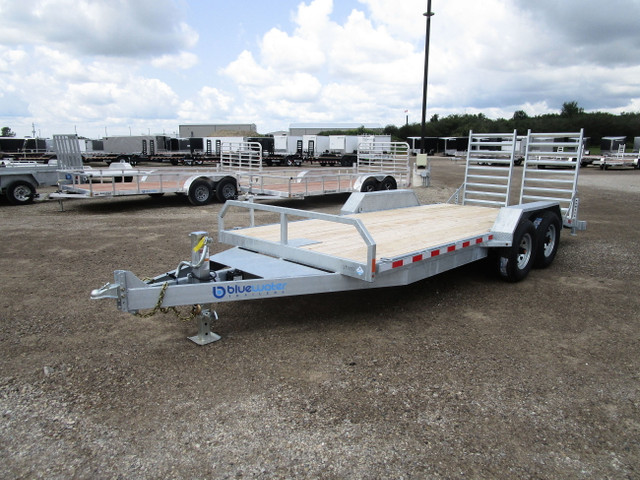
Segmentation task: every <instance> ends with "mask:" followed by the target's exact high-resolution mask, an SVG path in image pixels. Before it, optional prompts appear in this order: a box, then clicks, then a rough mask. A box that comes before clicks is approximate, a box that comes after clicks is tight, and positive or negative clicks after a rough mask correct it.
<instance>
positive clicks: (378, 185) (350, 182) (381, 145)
mask: <svg viewBox="0 0 640 480" xmlns="http://www.w3.org/2000/svg"><path fill="white" fill-rule="evenodd" d="M411 179H412V177H411V167H410V157H409V145H408V144H407V143H404V142H368V143H366V144H360V145H359V147H358V156H357V162H356V164H355V166H354V167H352V168H326V169H309V170H303V171H300V170H281V171H279V172H275V171H273V170H270V171H269V173H264V172H239V173H238V180H239V184H240V190H241V191H242V192H243V193H246V194H248V195H254V196H258V197H261V196H265V197H278V198H305V197H309V196H316V195H327V194H331V193H345V192H346V193H349V192H360V191H367V192H369V191H376V190H395V189H397V188H406V187H409V186H410V185H411Z"/></svg>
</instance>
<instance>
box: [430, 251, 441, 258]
mask: <svg viewBox="0 0 640 480" xmlns="http://www.w3.org/2000/svg"><path fill="white" fill-rule="evenodd" d="M438 255H440V250H434V251H433V252H431V256H432V257H437V256H438Z"/></svg>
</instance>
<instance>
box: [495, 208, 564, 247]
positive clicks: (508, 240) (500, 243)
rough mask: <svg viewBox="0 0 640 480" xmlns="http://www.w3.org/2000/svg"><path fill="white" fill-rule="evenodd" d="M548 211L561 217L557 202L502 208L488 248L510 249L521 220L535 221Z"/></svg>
mask: <svg viewBox="0 0 640 480" xmlns="http://www.w3.org/2000/svg"><path fill="white" fill-rule="evenodd" d="M546 210H549V211H552V212H554V213H555V214H557V215H558V216H560V206H559V204H558V203H557V202H547V201H540V202H531V203H526V204H522V205H512V206H509V207H502V208H501V209H500V211H499V212H498V217H497V218H496V221H495V223H494V224H493V227H492V228H491V234H492V237H493V239H492V240H490V241H489V242H488V246H490V247H510V246H511V245H512V242H513V235H514V233H515V231H516V229H517V228H518V225H519V224H520V220H521V219H523V218H524V219H527V220H531V221H533V219H535V218H536V217H538V216H540V214H541V212H544V211H546ZM560 218H561V217H560Z"/></svg>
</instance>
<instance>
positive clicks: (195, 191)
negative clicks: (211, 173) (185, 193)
mask: <svg viewBox="0 0 640 480" xmlns="http://www.w3.org/2000/svg"><path fill="white" fill-rule="evenodd" d="M212 199H213V186H212V185H211V182H210V181H209V180H205V179H204V178H198V179H197V180H195V181H194V182H193V183H192V184H191V186H190V187H189V202H191V205H195V206H197V207H199V206H202V205H207V204H208V203H211V200H212Z"/></svg>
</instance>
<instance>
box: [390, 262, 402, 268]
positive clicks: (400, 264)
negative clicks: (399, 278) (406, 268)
mask: <svg viewBox="0 0 640 480" xmlns="http://www.w3.org/2000/svg"><path fill="white" fill-rule="evenodd" d="M402 265H403V262H402V260H396V261H395V262H393V263H392V264H391V268H398V267H401V266H402Z"/></svg>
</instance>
